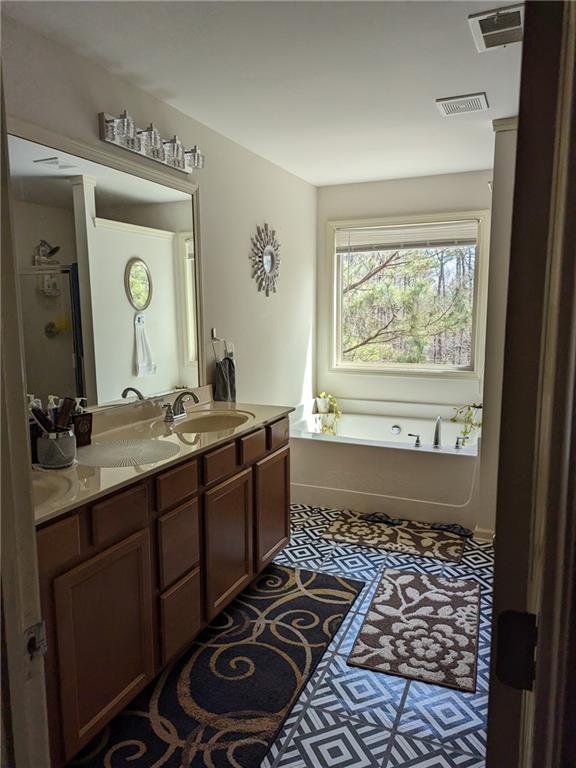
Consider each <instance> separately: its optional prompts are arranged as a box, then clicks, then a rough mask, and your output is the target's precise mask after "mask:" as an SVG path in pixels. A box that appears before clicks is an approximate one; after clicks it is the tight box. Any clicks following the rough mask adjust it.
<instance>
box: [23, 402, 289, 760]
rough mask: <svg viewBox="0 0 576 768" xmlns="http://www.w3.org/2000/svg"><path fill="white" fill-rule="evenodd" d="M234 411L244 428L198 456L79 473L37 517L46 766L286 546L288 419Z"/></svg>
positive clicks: (68, 754)
mask: <svg viewBox="0 0 576 768" xmlns="http://www.w3.org/2000/svg"><path fill="white" fill-rule="evenodd" d="M220 405H221V404H213V405H210V404H208V405H207V406H204V407H205V408H207V409H210V408H217V407H219V406H220ZM222 407H224V408H225V407H226V406H222ZM228 407H230V406H228ZM238 407H242V408H244V409H250V410H251V412H252V414H253V418H251V419H250V420H249V421H248V422H246V423H245V424H243V425H241V426H240V427H238V428H236V429H233V430H225V431H224V432H225V434H223V433H222V432H220V433H208V437H206V436H205V439H204V440H203V441H202V440H201V441H199V442H200V447H199V445H198V442H196V444H192V445H191V444H190V442H182V443H180V446H181V451H180V454H179V456H178V457H177V458H175V459H174V458H173V459H169V460H167V461H164V462H160V463H158V464H156V465H155V466H154V465H153V468H149V467H148V468H147V467H146V466H143V467H140V468H137V467H130V468H118V469H115V470H113V472H112V473H111V472H110V470H107V472H102V473H101V477H100V482H99V483H97V484H96V485H98V488H96V489H94V487H92V488H91V487H90V483H89V482H86V477H87V475H86V469H85V468H83V467H82V465H81V464H80V465H79V466H78V467H76V468H75V469H72V470H69V471H68V474H69V475H71V476H72V478H73V482H77V483H78V485H77V490H76V491H75V492H72V493H70V492H68V494H66V493H65V494H63V497H62V499H61V500H60V501H59V497H58V494H56V495H55V497H54V498H53V499H52V500H51V501H50V503H49V504H45V505H44V506H42V505H41V506H40V507H39V508H38V510H37V543H38V560H39V570H40V585H41V598H42V607H43V615H44V618H45V621H46V631H47V642H48V654H47V656H46V660H45V661H46V683H47V695H48V708H49V718H50V731H51V756H52V765H53V766H61V765H62V764H63V763H64V762H65V761H67V760H70V759H71V758H72V757H73V756H74V755H75V754H76V753H77V752H78V751H79V750H80V749H81V748H82V747H83V746H84V745H85V744H86V743H87V742H88V741H89V740H90V739H91V738H92V737H93V736H95V735H96V734H97V733H98V732H99V731H100V730H101V729H102V728H103V727H104V726H105V725H106V724H107V723H108V722H109V721H110V720H111V719H112V718H113V717H114V715H116V714H117V713H118V712H119V711H120V710H121V709H123V708H124V707H125V706H126V705H127V704H128V703H129V702H130V701H131V700H132V699H133V698H134V696H135V695H136V694H137V693H138V692H139V691H140V690H142V689H143V688H144V687H145V686H146V685H147V684H148V683H150V682H151V681H152V680H153V679H154V677H155V676H156V675H157V674H158V673H159V672H161V670H163V669H164V668H165V667H166V666H167V665H168V664H169V663H170V662H171V661H173V660H174V659H175V658H177V657H178V655H179V654H181V653H182V652H183V651H184V650H185V649H186V648H188V647H189V646H190V644H191V643H192V642H193V640H194V638H195V636H196V635H197V634H198V632H199V631H200V630H201V629H202V628H203V627H204V626H205V625H206V624H207V623H208V622H209V621H210V620H211V619H212V618H213V617H214V616H216V615H217V614H218V613H219V612H220V611H222V610H223V609H224V608H225V607H226V606H227V605H228V604H229V603H230V601H231V600H232V599H233V598H234V597H235V596H236V595H237V594H238V593H239V592H241V590H242V589H244V588H245V587H246V586H247V585H248V584H249V583H250V582H251V581H252V579H253V578H254V577H255V576H256V575H257V574H258V573H259V572H260V571H261V570H262V569H263V568H264V567H265V566H266V565H267V564H268V563H269V562H270V561H271V560H272V558H273V557H274V556H275V555H276V553H277V552H279V551H280V550H281V549H282V548H283V547H284V546H286V544H287V543H288V541H289V535H290V533H289V532H290V527H289V525H290V524H289V496H290V490H289V489H290V477H289V445H288V440H289V429H288V412H289V411H290V410H291V409H288V408H272V407H263V406H238ZM230 432H232V434H229V433H230ZM156 439H161V438H156ZM166 439H168V440H174V441H178V439H179V438H178V435H177V434H174V435H172V436H170V437H168V438H166ZM79 458H80V461H81V456H79ZM138 472H139V473H141V474H140V475H138ZM130 473H132V474H133V475H134V477H136V479H132V480H131V479H130V478H129V474H130ZM114 475H116V477H117V478H118V479H119V480H120V479H121V482H120V487H114V486H113V481H112V480H111V479H110V478H111V477H113V476H114ZM76 476H77V477H76ZM127 478H128V479H127ZM40 482H41V483H42V482H43V481H42V480H41V481H40ZM75 499H76V500H75ZM78 502H80V503H78ZM59 505H60V510H59Z"/></svg>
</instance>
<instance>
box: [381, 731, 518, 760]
mask: <svg viewBox="0 0 576 768" xmlns="http://www.w3.org/2000/svg"><path fill="white" fill-rule="evenodd" d="M484 766H485V761H484V758H483V757H481V756H479V755H470V754H468V755H467V754H464V753H461V752H456V751H454V750H449V749H446V748H445V747H442V746H441V745H438V744H431V743H430V742H427V741H418V740H416V739H409V738H406V737H405V736H402V735H401V734H399V733H398V734H396V736H395V737H394V741H393V743H392V749H391V751H390V757H389V760H388V762H387V763H386V768H484ZM502 768H504V766H502Z"/></svg>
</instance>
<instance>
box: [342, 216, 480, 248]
mask: <svg viewBox="0 0 576 768" xmlns="http://www.w3.org/2000/svg"><path fill="white" fill-rule="evenodd" d="M477 237H478V221H477V220H476V219H469V220H460V221H443V222H436V223H426V224H403V225H400V226H386V227H353V228H346V229H337V230H336V238H335V244H336V252H337V253H351V252H363V251H364V252H365V251H378V250H392V249H400V248H429V247H437V246H450V245H471V244H474V243H475V242H476V240H477Z"/></svg>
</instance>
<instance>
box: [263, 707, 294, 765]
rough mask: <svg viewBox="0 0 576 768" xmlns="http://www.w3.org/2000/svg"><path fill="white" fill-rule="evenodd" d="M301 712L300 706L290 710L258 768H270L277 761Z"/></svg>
mask: <svg viewBox="0 0 576 768" xmlns="http://www.w3.org/2000/svg"><path fill="white" fill-rule="evenodd" d="M301 712H302V706H298V705H297V706H295V707H294V708H293V709H292V711H291V712H290V714H289V715H288V717H287V718H286V720H285V722H284V725H283V726H282V728H281V729H280V732H279V733H278V735H277V736H276V738H275V739H274V741H273V743H272V744H271V745H270V749H269V750H268V752H267V753H266V756H265V757H264V759H263V760H262V762H261V763H260V766H259V768H272V765H273V764H274V761H275V760H276V759H277V757H278V755H279V754H280V752H281V751H282V749H283V748H284V746H285V745H286V743H287V741H288V738H289V736H290V733H291V731H292V729H293V728H294V726H295V725H296V723H297V722H298V718H299V717H300V714H301Z"/></svg>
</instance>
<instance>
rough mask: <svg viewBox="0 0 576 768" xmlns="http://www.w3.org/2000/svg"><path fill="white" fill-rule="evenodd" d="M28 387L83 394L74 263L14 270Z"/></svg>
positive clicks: (40, 392) (39, 392)
mask: <svg viewBox="0 0 576 768" xmlns="http://www.w3.org/2000/svg"><path fill="white" fill-rule="evenodd" d="M19 281H20V299H21V302H22V320H23V327H22V330H23V335H24V350H25V365H26V382H27V388H28V392H29V393H30V394H34V395H35V396H36V397H39V398H41V399H42V402H43V403H44V405H46V403H47V402H48V395H58V396H59V397H65V396H70V397H84V395H85V391H84V380H83V366H82V331H81V320H80V301H79V296H78V268H77V265H76V264H71V265H67V266H64V265H62V266H58V267H51V268H49V269H40V268H31V269H27V270H24V271H21V272H20V275H19Z"/></svg>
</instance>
